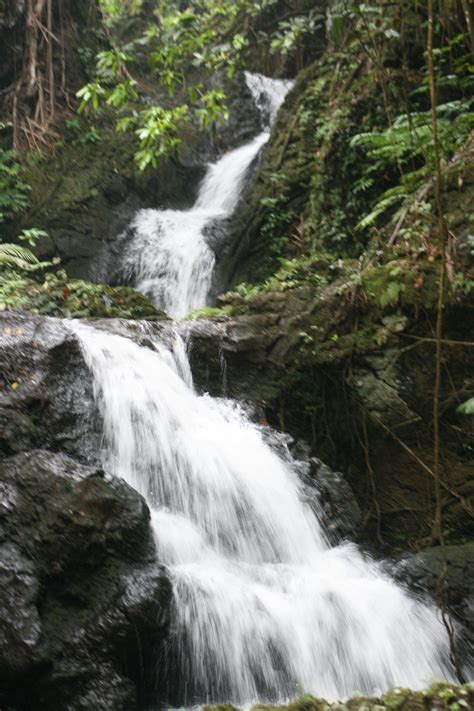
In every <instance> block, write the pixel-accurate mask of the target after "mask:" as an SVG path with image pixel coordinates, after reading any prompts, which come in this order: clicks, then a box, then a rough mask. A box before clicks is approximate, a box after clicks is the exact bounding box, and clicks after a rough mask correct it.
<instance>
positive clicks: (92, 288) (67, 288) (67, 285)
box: [0, 272, 166, 319]
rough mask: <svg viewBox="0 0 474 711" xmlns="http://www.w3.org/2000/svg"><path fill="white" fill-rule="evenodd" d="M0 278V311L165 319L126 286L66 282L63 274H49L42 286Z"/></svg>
mask: <svg viewBox="0 0 474 711" xmlns="http://www.w3.org/2000/svg"><path fill="white" fill-rule="evenodd" d="M2 277H3V278H2V280H1V283H0V310H2V311H12V310H27V311H32V312H33V313H39V314H44V315H47V316H61V317H66V318H69V317H72V318H91V317H92V318H94V317H102V318H104V317H106V318H112V317H120V318H132V319H135V318H151V317H153V318H158V317H159V318H166V315H165V314H163V313H162V312H160V311H158V310H157V309H156V308H155V307H154V306H153V304H152V303H151V302H150V301H149V300H148V299H147V298H146V296H144V295H143V294H140V293H139V292H138V291H135V290H134V289H132V288H130V287H127V286H119V287H112V286H108V285H106V284H92V283H90V282H86V281H81V280H69V279H68V278H67V276H66V274H65V273H64V272H58V273H57V274H52V273H49V274H47V275H46V278H45V280H44V281H43V282H42V283H39V282H38V281H35V280H33V279H31V278H29V277H28V276H26V275H21V276H20V275H18V274H16V273H11V272H10V273H3V274H2Z"/></svg>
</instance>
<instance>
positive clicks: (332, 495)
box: [306, 457, 362, 543]
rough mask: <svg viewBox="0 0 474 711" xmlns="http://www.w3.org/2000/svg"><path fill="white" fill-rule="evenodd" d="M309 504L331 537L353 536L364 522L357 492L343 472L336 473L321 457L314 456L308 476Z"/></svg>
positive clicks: (337, 538) (336, 540)
mask: <svg viewBox="0 0 474 711" xmlns="http://www.w3.org/2000/svg"><path fill="white" fill-rule="evenodd" d="M306 482H307V485H309V486H308V487H307V491H308V490H309V503H310V505H311V506H312V507H313V509H314V510H315V513H316V515H317V516H318V519H319V521H320V523H321V524H322V526H323V528H324V530H325V531H326V533H327V535H328V536H329V539H330V540H331V541H333V542H334V543H336V542H338V540H340V539H341V538H353V537H354V535H355V533H356V531H357V529H358V527H359V526H360V524H361V521H362V514H361V510H360V508H359V505H358V503H357V501H356V498H355V496H354V493H353V491H352V489H351V487H350V486H349V484H348V482H347V481H346V479H345V478H344V475H343V474H342V473H341V472H334V471H332V469H330V468H329V467H328V466H327V464H324V462H321V460H319V459H316V458H314V457H313V458H312V459H311V460H310V468H309V471H308V474H307V477H306Z"/></svg>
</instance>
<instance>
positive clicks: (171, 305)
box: [123, 73, 291, 317]
mask: <svg viewBox="0 0 474 711" xmlns="http://www.w3.org/2000/svg"><path fill="white" fill-rule="evenodd" d="M246 80H247V84H248V86H249V89H250V91H251V92H252V95H253V97H254V100H255V103H256V104H257V106H258V107H259V108H260V111H261V113H262V117H263V123H264V125H267V127H269V126H270V125H271V123H272V121H273V120H274V118H275V116H276V113H277V111H278V108H279V107H280V105H281V103H282V102H283V100H284V98H285V94H286V92H287V91H288V89H289V87H290V85H291V82H288V81H283V80H275V79H268V78H267V77H262V76H260V75H254V74H248V73H247V74H246ZM268 138H269V133H268V132H267V131H264V132H263V133H261V134H260V135H258V136H257V137H256V138H254V139H253V140H252V141H251V142H250V143H248V144H246V145H244V146H242V147H241V148H237V149H236V150H234V151H231V152H230V153H226V154H225V155H224V156H223V157H222V158H221V159H220V160H219V161H218V162H217V163H214V164H212V165H210V166H209V168H208V171H207V174H206V176H205V178H204V180H203V182H202V185H201V187H200V190H199V195H198V198H197V200H196V202H195V204H194V206H193V207H192V208H191V209H190V210H152V209H148V210H140V211H139V212H138V213H137V214H136V215H135V218H134V220H133V222H132V225H131V228H132V230H133V233H134V236H133V239H132V241H131V243H130V244H129V246H128V248H127V250H126V253H125V256H124V260H123V271H124V274H125V276H127V277H128V278H129V279H131V280H133V281H134V284H135V287H136V288H137V289H138V290H139V291H141V292H143V293H144V294H146V295H147V296H149V297H150V298H151V300H152V301H153V302H154V303H155V305H156V306H158V307H159V308H162V309H164V310H165V311H166V312H167V313H168V314H170V315H171V316H174V317H180V316H185V315H186V314H187V313H189V312H190V311H193V310H194V309H197V308H199V307H201V306H203V305H204V304H205V303H206V297H207V295H208V293H209V290H210V286H211V279H212V275H213V271H214V265H215V256H214V252H213V251H212V250H211V249H210V247H209V246H208V244H207V243H206V240H205V228H206V226H208V225H209V224H210V223H212V222H213V221H214V220H216V219H222V218H225V217H228V216H229V215H231V214H232V212H233V211H234V209H235V207H236V206H237V203H238V201H239V198H240V195H241V193H242V189H243V187H244V185H245V177H246V175H247V172H248V169H249V167H250V165H251V164H252V162H253V160H254V159H255V157H256V156H257V154H258V152H259V150H260V149H261V147H262V146H263V145H264V144H265V143H266V142H267V141H268Z"/></svg>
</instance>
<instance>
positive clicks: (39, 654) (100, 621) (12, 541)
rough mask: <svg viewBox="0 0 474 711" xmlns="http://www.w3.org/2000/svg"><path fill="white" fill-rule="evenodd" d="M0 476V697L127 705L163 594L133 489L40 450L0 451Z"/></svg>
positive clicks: (153, 650) (164, 608) (152, 643)
mask: <svg viewBox="0 0 474 711" xmlns="http://www.w3.org/2000/svg"><path fill="white" fill-rule="evenodd" d="M0 486H1V488H2V499H1V500H2V504H1V506H0V582H1V586H0V608H1V609H2V616H1V620H0V704H1V706H2V708H5V709H12V710H13V709H15V710H16V709H31V708H39V707H41V708H42V709H45V710H49V709H51V711H53V710H56V709H59V708H61V709H65V710H66V709H68V710H70V711H73V710H75V709H86V708H87V709H92V708H93V709H111V708H113V709H114V710H117V711H118V710H120V709H123V710H124V711H125V710H127V711H132V709H135V708H138V707H139V702H140V699H142V698H144V696H146V694H147V693H148V687H149V686H150V685H151V681H150V680H151V677H152V674H153V675H154V674H155V672H156V670H155V664H156V660H157V659H158V655H159V651H160V644H161V643H162V641H163V639H164V637H165V635H166V629H167V625H168V620H169V606H170V598H171V588H170V584H169V581H168V579H167V577H166V575H165V573H164V571H163V569H162V568H161V567H160V566H159V565H158V564H157V563H156V562H155V558H154V546H153V540H152V536H151V533H150V526H149V511H148V508H147V506H146V504H145V502H144V500H143V499H142V497H141V496H140V495H139V494H138V493H137V492H135V491H134V490H133V489H131V488H130V487H129V486H128V485H127V484H126V483H125V482H124V481H122V480H120V479H116V478H112V477H108V476H106V475H105V474H104V472H103V471H101V470H100V469H98V468H93V467H86V466H84V465H81V464H79V463H78V462H76V461H74V460H73V459H71V458H69V457H68V456H66V455H64V454H57V453H53V452H50V451H45V450H34V451H31V452H28V453H22V454H18V455H15V456H13V457H9V458H7V459H5V460H4V461H3V462H2V464H1V465H0Z"/></svg>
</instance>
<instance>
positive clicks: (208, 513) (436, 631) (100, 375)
mask: <svg viewBox="0 0 474 711" xmlns="http://www.w3.org/2000/svg"><path fill="white" fill-rule="evenodd" d="M74 328H75V330H76V333H77V334H78V336H79V338H80V341H81V344H82V348H83V351H84V355H85V359H86V361H87V363H88V365H89V367H90V369H91V371H92V373H93V377H94V383H95V392H96V398H97V401H98V402H99V404H100V408H101V411H102V416H103V419H104V432H105V442H106V451H105V455H104V456H105V466H106V468H107V469H109V470H110V471H112V472H114V473H115V474H116V475H117V476H122V477H123V478H124V479H126V480H127V481H128V482H129V483H130V484H131V485H132V486H134V487H135V488H136V489H138V490H139V491H140V492H141V493H142V494H143V495H144V496H145V497H146V498H147V500H148V503H149V505H150V508H151V510H152V521H153V526H154V530H155V533H156V543H157V550H158V558H159V560H160V561H161V562H163V563H165V564H166V565H167V566H168V567H169V571H170V575H171V577H172V581H173V585H174V597H175V607H176V622H175V636H174V640H173V645H174V648H175V652H176V651H178V648H179V647H181V649H180V652H181V653H180V655H177V657H178V656H179V657H180V658H181V660H182V663H183V668H182V670H181V677H180V686H181V688H182V689H184V688H186V689H187V690H188V691H187V693H188V696H187V698H183V699H182V700H181V703H191V702H192V703H194V702H204V701H210V700H213V701H222V700H229V699H230V700H231V701H233V702H234V703H243V702H249V701H251V700H255V699H262V698H264V699H268V700H273V701H275V700H278V699H281V698H285V697H289V696H292V695H295V694H296V693H298V689H301V688H303V689H304V690H305V691H308V692H314V693H317V694H319V695H326V696H328V697H330V698H335V697H341V696H345V695H348V694H350V693H351V692H352V691H353V690H360V691H364V692H374V690H377V689H386V688H389V687H390V686H392V685H394V684H402V685H407V686H411V687H414V688H416V687H419V686H420V685H421V684H423V683H424V682H426V681H429V680H430V679H431V678H433V677H447V676H449V672H448V670H447V668H446V667H445V665H444V662H443V660H446V659H448V649H447V644H446V640H445V635H444V631H443V627H442V625H441V624H440V622H439V621H438V619H437V617H436V613H435V611H434V610H433V609H431V608H430V607H428V606H426V605H424V604H422V603H421V602H419V601H416V600H414V599H413V598H412V597H410V596H409V595H408V594H407V593H406V592H405V591H404V590H402V589H401V588H400V587H398V586H397V585H396V584H395V583H394V582H393V581H392V580H391V579H390V578H389V577H387V576H386V575H385V574H384V573H383V572H382V571H381V569H380V568H379V567H378V566H377V565H376V564H375V563H373V562H371V561H369V560H367V559H365V558H364V557H363V556H362V555H361V553H360V552H359V551H358V550H357V548H356V547H355V546H354V545H351V544H342V545H339V546H337V547H335V548H330V547H329V545H328V543H327V541H326V538H325V535H324V532H323V531H322V530H321V527H320V525H319V523H318V521H317V519H316V517H315V516H314V514H313V513H312V511H311V509H310V508H309V507H308V506H307V505H306V504H304V503H303V501H302V497H301V494H302V485H301V483H300V481H299V480H298V477H297V475H296V473H295V468H294V465H293V464H292V462H291V460H290V458H289V456H288V457H284V456H282V455H281V454H278V453H277V452H276V451H275V450H272V448H271V447H270V446H269V445H268V444H266V443H265V441H264V438H263V436H262V429H261V428H260V427H259V426H257V425H255V424H252V423H251V422H250V421H249V420H248V419H247V418H246V416H245V414H244V413H243V411H242V410H241V409H240V407H239V406H238V405H237V404H235V403H233V402H231V401H225V400H217V399H213V398H211V397H209V396H207V395H202V396H199V395H198V394H197V393H196V392H194V390H193V387H192V381H191V375H190V369H189V364H188V361H187V358H186V352H185V348H184V346H183V344H182V342H180V341H179V340H178V341H177V345H176V346H175V347H174V348H167V347H166V346H165V345H163V344H160V343H155V344H154V345H155V350H152V349H151V348H147V347H140V346H139V345H137V344H136V343H134V342H132V341H131V340H129V339H127V338H124V337H122V336H118V335H113V334H109V333H105V332H103V331H99V330H96V329H92V328H90V327H87V326H83V325H81V324H78V325H75V326H74ZM177 657H176V658H177ZM186 670H192V671H188V672H186ZM187 674H189V675H190V676H191V677H192V678H187V677H186V675H187Z"/></svg>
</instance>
